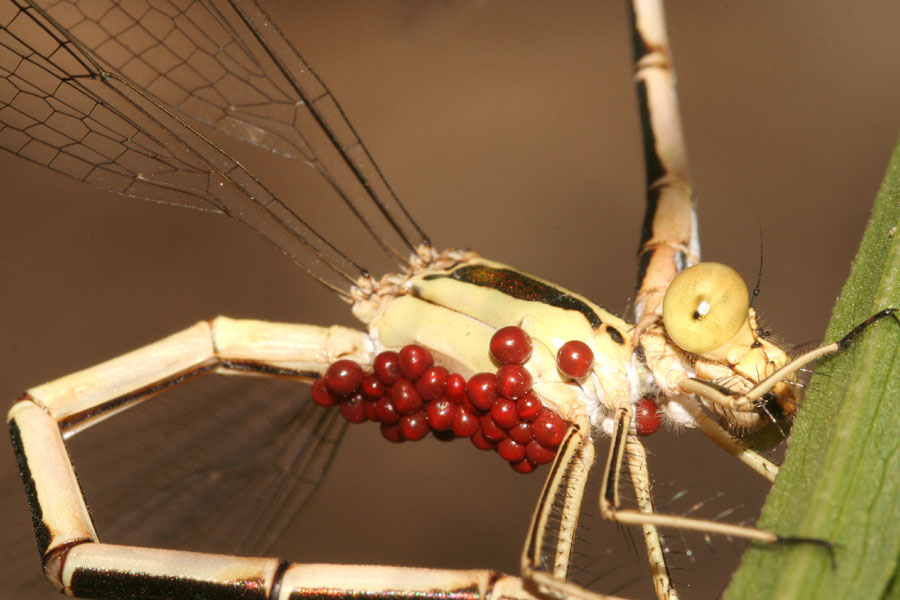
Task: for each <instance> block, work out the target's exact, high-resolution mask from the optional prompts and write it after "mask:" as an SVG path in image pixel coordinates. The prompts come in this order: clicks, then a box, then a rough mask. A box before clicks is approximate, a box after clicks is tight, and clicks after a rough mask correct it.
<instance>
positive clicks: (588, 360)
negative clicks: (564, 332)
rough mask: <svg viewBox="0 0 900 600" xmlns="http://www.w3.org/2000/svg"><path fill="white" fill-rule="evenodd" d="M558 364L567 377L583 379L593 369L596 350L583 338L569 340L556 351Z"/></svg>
mask: <svg viewBox="0 0 900 600" xmlns="http://www.w3.org/2000/svg"><path fill="white" fill-rule="evenodd" d="M556 364H557V365H559V370H560V371H561V372H562V374H563V375H565V376H566V377H571V378H572V379H581V378H582V377H584V376H585V375H587V374H588V373H590V371H591V366H592V365H593V364H594V352H593V350H591V348H590V346H588V345H587V344H585V343H584V342H582V341H581V340H569V341H568V342H566V343H565V344H563V345H562V346H560V348H559V352H557V353H556Z"/></svg>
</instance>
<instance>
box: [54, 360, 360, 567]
mask: <svg viewBox="0 0 900 600" xmlns="http://www.w3.org/2000/svg"><path fill="white" fill-rule="evenodd" d="M345 426H346V421H345V420H344V419H343V418H342V417H341V415H340V413H339V412H338V411H324V410H321V408H320V407H318V406H317V405H316V404H315V403H313V402H310V401H309V387H308V386H306V385H303V384H298V383H297V382H294V381H279V380H268V381H260V380H259V379H258V378H244V377H221V376H220V377H210V378H206V379H204V380H201V381H197V382H194V383H191V384H188V385H186V386H184V387H182V388H177V389H175V390H172V392H171V393H169V392H167V393H166V394H164V395H163V396H160V397H158V398H155V399H153V400H151V401H149V402H146V403H144V404H143V405H141V406H138V407H135V408H134V409H132V410H129V411H126V412H125V413H122V414H121V415H118V416H117V417H116V418H115V419H112V420H110V421H108V422H104V423H100V424H98V425H96V426H95V427H94V428H92V429H91V431H90V432H89V433H88V434H87V435H78V436H75V437H73V438H72V439H71V440H70V441H69V445H70V448H71V452H72V455H73V460H74V462H75V464H76V465H78V470H79V476H80V480H81V482H82V486H83V487H84V488H85V493H86V496H87V497H88V498H89V499H90V500H91V509H92V511H93V513H94V516H95V521H96V523H97V527H98V529H99V533H100V535H101V539H104V540H106V541H108V542H113V543H126V544H136V545H148V546H155V547H169V548H179V549H189V550H197V551H207V552H219V553H231V554H235V553H240V554H243V555H263V554H265V553H266V552H269V551H271V546H272V544H273V543H274V542H275V541H276V540H277V539H278V538H279V537H280V535H281V534H282V532H283V531H284V530H285V528H286V526H287V524H289V523H290V522H291V521H292V520H293V518H294V516H295V515H296V514H297V513H298V512H299V511H300V509H301V508H302V507H303V506H304V504H305V503H306V502H307V500H308V499H309V498H310V497H311V495H312V494H313V492H314V491H315V490H316V488H317V486H318V484H319V482H320V481H321V479H322V477H323V476H324V474H325V472H326V470H327V468H328V466H329V465H330V463H331V460H332V458H333V457H334V452H335V450H336V449H337V447H338V444H339V442H340V439H341V436H342V435H343V432H344V429H345Z"/></svg>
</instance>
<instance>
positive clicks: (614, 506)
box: [600, 409, 821, 544]
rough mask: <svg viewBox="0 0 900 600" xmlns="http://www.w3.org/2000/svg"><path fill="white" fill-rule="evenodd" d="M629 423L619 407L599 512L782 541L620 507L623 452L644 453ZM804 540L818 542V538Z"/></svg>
mask: <svg viewBox="0 0 900 600" xmlns="http://www.w3.org/2000/svg"><path fill="white" fill-rule="evenodd" d="M630 426H631V414H630V413H629V411H628V410H627V409H622V410H620V411H619V414H618V417H617V419H616V424H615V431H614V433H613V440H612V444H611V445H610V451H609V457H608V458H607V462H606V469H605V471H604V475H603V483H602V486H601V489H600V512H601V514H602V515H603V517H604V518H607V519H610V520H613V521H618V522H620V523H625V524H630V525H656V526H657V527H675V528H679V529H690V530H693V531H705V532H708V533H715V534H721V535H731V536H735V537H741V538H746V539H749V540H753V541H756V542H764V543H769V544H771V543H776V542H779V541H783V540H782V539H781V538H779V536H778V535H776V534H774V533H772V532H769V531H762V530H760V529H755V528H753V527H743V526H740V525H732V524H729V523H719V522H716V521H705V520H702V519H693V518H690V517H682V516H679V515H664V514H658V513H655V512H644V511H642V510H634V509H622V508H620V506H621V505H620V502H619V492H618V487H619V483H620V472H621V467H622V461H623V458H624V457H625V455H626V454H629V455H630V456H636V457H640V456H642V454H643V453H642V451H640V450H638V449H637V446H640V445H641V443H640V441H639V440H638V439H637V438H636V437H634V436H632V435H631V434H629V427H630ZM644 461H645V462H646V458H644ZM804 541H808V542H811V543H821V542H819V541H818V540H804Z"/></svg>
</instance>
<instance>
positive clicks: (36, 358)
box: [0, 0, 900, 598]
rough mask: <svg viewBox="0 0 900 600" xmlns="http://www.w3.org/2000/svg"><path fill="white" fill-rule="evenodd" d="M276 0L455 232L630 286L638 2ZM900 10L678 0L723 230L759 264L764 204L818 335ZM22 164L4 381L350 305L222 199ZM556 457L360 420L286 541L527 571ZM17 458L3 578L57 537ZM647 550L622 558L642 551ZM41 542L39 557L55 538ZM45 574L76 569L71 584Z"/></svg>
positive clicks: (284, 172) (284, 171)
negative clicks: (537, 457) (132, 187)
mask: <svg viewBox="0 0 900 600" xmlns="http://www.w3.org/2000/svg"><path fill="white" fill-rule="evenodd" d="M264 6H265V8H266V9H267V10H268V11H269V12H270V14H271V16H272V17H273V20H275V21H276V22H277V23H279V24H280V26H281V27H282V29H283V30H284V31H285V34H286V35H287V36H288V37H289V38H290V39H291V40H293V42H294V43H295V45H296V47H297V48H298V49H299V50H300V52H301V53H303V54H304V56H305V57H306V58H307V60H308V61H309V62H310V63H311V64H312V65H313V67H314V68H315V69H316V71H317V72H318V74H319V75H320V77H322V79H323V80H324V81H325V82H326V83H327V84H328V85H329V87H330V88H331V90H332V92H333V93H334V94H335V96H336V97H337V98H338V99H339V100H340V102H341V103H342V105H343V107H344V109H345V111H346V113H347V114H348V116H349V117H350V120H351V121H352V122H353V123H354V125H355V126H356V128H357V130H358V132H359V133H360V135H361V136H362V138H363V140H364V141H365V142H366V144H367V145H368V147H369V150H370V151H371V153H372V154H373V156H374V157H375V158H376V160H377V161H378V163H379V165H380V167H381V169H382V170H383V171H384V173H385V174H386V176H387V177H388V179H389V181H390V182H391V183H392V185H393V186H394V189H395V190H396V191H397V193H398V195H399V196H400V197H401V198H402V199H403V201H404V202H405V203H406V204H407V206H408V207H409V209H410V210H411V212H412V213H413V215H415V217H416V218H417V219H418V220H419V222H420V224H421V225H422V226H423V227H424V228H425V230H426V231H427V232H428V233H429V235H430V236H431V237H432V239H433V241H434V242H435V245H437V246H438V247H444V246H448V245H454V246H461V247H471V248H473V249H477V250H478V251H480V252H482V253H484V254H486V255H488V256H490V257H491V258H494V259H497V260H501V261H505V262H508V263H510V264H513V265H515V266H517V267H519V268H522V269H524V270H526V271H530V272H533V273H535V274H538V275H541V276H543V277H546V278H550V279H553V280H555V281H557V282H559V283H561V284H563V285H565V286H567V287H569V288H570V289H572V290H575V291H577V292H579V293H582V294H584V295H586V296H588V297H590V298H592V299H593V300H595V301H597V302H599V303H600V304H601V305H603V306H605V307H607V308H609V309H611V310H613V311H615V312H620V313H621V312H623V311H624V309H625V308H626V306H627V304H628V302H629V299H630V297H631V294H632V292H633V289H632V288H633V285H634V271H635V259H634V256H635V250H636V244H637V239H638V231H639V225H640V219H641V214H642V211H643V207H642V201H643V190H642V181H643V167H642V164H641V151H640V147H639V142H640V135H639V130H638V122H637V118H636V110H635V102H634V97H633V92H632V88H631V84H630V47H629V37H628V33H627V27H626V14H625V10H624V6H623V3H621V2H612V3H610V2H593V3H591V2H563V3H546V2H514V3H513V2H489V1H484V0H482V1H471V2H465V1H460V2H452V1H449V0H445V1H438V0H436V1H431V2H414V1H411V0H406V1H403V0H401V1H397V2H391V3H387V2H381V3H369V2H352V3H349V2H342V3H317V2H287V1H284V2H273V1H269V2H265V3H264ZM897 23H900V5H898V4H897V3H895V2H892V1H890V0H885V1H883V2H861V3H854V4H853V5H852V7H851V6H850V5H848V4H847V3H845V2H841V1H840V0H832V1H828V2H824V1H821V0H820V1H815V2H813V1H809V2H792V3H783V2H776V1H772V2H754V3H727V2H721V3H688V4H687V5H686V4H685V3H677V4H675V5H673V6H671V7H670V10H669V24H670V30H671V35H672V42H673V45H674V53H675V61H676V66H677V70H678V75H679V92H680V97H681V106H682V111H683V115H684V126H685V130H686V134H687V138H688V144H689V150H690V158H691V165H692V169H693V176H694V182H695V187H696V190H697V194H698V198H699V203H700V210H699V215H700V217H699V218H700V228H701V239H702V244H703V254H704V257H705V258H706V259H711V260H717V261H721V262H727V263H730V264H732V265H734V266H735V267H736V268H737V269H738V270H739V271H740V272H741V273H742V274H743V275H744V276H745V278H746V279H747V280H748V281H751V282H752V281H753V280H754V279H755V275H756V271H757V265H758V262H759V232H760V230H762V234H763V239H764V251H765V269H764V277H763V287H762V295H761V297H760V300H759V304H758V306H759V307H760V311H761V313H762V316H763V319H764V321H765V323H766V324H767V325H768V326H769V327H770V328H771V329H772V330H774V331H775V332H777V333H778V334H779V335H780V336H782V337H783V339H785V340H788V341H789V342H791V343H795V344H800V343H805V342H810V341H818V340H819V339H820V337H821V335H822V332H823V331H824V328H825V324H826V322H827V319H828V315H829V312H830V309H831V306H832V303H833V301H834V298H835V297H836V296H837V294H838V293H839V290H840V286H841V283H842V281H843V279H844V278H845V276H846V274H847V271H848V266H849V262H850V260H851V259H852V257H853V254H854V249H855V246H856V244H857V243H858V241H859V239H860V236H861V233H862V230H863V227H864V224H865V221H866V219H867V216H868V213H869V207H870V205H871V201H872V198H873V197H874V194H875V192H876V190H877V189H878V185H879V182H880V179H881V176H882V173H883V171H884V168H885V165H886V162H887V159H888V157H889V155H890V152H891V150H892V148H893V145H894V143H895V142H896V140H897V131H898V125H900V77H898V73H897V68H898V57H900V39H898V38H897V36H896V25H897ZM235 148H238V149H240V150H241V152H242V153H241V154H240V155H239V158H240V159H241V160H242V161H243V162H245V164H247V165H248V167H250V168H251V170H252V171H253V172H255V173H256V174H257V175H258V176H259V177H260V179H262V180H263V181H265V182H268V183H269V184H271V186H272V187H273V189H274V190H275V191H276V192H280V193H283V194H289V193H294V192H296V191H297V190H300V191H301V193H302V191H303V190H304V189H305V187H304V186H305V183H304V179H303V178H304V177H305V178H306V179H309V175H308V174H301V175H297V177H299V178H300V179H292V178H293V177H295V175H294V172H295V171H297V170H299V169H303V168H305V167H299V166H298V165H297V164H296V163H291V162H290V161H285V160H280V159H274V158H272V157H271V156H270V155H268V154H265V153H263V152H258V151H245V150H244V149H243V148H242V147H240V146H235ZM245 152H246V153H245ZM0 169H2V174H0V177H2V179H0V180H2V182H3V194H4V201H3V207H4V216H3V217H2V218H0V244H2V253H0V281H2V282H3V283H2V292H0V353H2V360H0V392H2V394H0V397H4V398H7V399H8V400H10V401H11V400H12V399H13V398H15V397H16V396H17V395H18V394H19V393H20V392H21V391H22V390H24V389H25V388H27V387H29V386H32V385H35V384H38V383H40V382H43V381H46V380H49V379H52V378H55V377H58V376H60V375H63V374H66V373H69V372H71V371H74V370H77V369H80V368H83V367H87V366H89V365H92V364H95V363H97V362H99V361H101V360H104V359H106V358H109V357H111V356H113V355H116V354H119V353H122V352H124V351H127V350H129V349H132V348H135V347H137V346H140V345H142V344H145V343H147V342H149V341H152V340H155V339H158V338H160V337H162V336H163V335H165V334H168V333H171V332H174V331H176V330H178V329H181V328H183V327H185V326H187V325H188V324H191V323H193V322H195V321H197V320H199V319H202V318H206V317H209V316H212V315H216V314H227V315H229V316H233V317H254V318H263V319H272V320H283V321H295V322H311V323H317V324H329V323H334V322H340V323H344V324H351V323H352V321H351V320H350V318H349V316H348V314H347V311H346V309H345V307H344V306H343V305H342V304H341V303H340V302H337V301H335V300H334V298H333V297H331V296H330V295H329V294H328V293H327V292H325V291H324V290H322V289H320V288H319V287H318V286H316V285H315V284H313V283H312V282H311V281H308V280H307V278H305V277H304V276H303V274H302V273H300V272H299V271H298V270H297V269H296V268H294V267H293V266H292V265H291V264H290V263H288V262H287V261H285V260H283V259H282V258H281V257H280V255H278V254H277V253H276V252H274V251H272V250H271V249H270V247H269V246H268V245H267V244H264V243H261V242H260V240H259V239H257V238H256V236H254V235H252V234H251V233H250V232H249V231H246V230H245V229H243V228H242V227H239V226H238V225H236V224H234V223H230V222H228V221H227V219H225V218H222V217H215V216H209V215H204V214H201V213H195V212H191V211H187V210H183V209H176V208H167V207H158V206H154V205H153V204H150V203H142V202H138V201H135V200H130V199H123V198H120V197H117V196H114V195H110V194H106V193H101V192H98V191H97V190H94V189H91V188H88V187H86V186H84V185H81V184H76V183H73V182H70V181H69V180H67V179H66V178H64V177H62V176H58V175H56V174H52V173H50V172H49V171H46V170H44V169H41V168H39V167H37V166H35V165H32V164H30V163H26V162H24V161H22V160H18V159H16V158H14V157H12V156H10V155H6V154H3V155H0ZM330 201H331V198H323V200H322V202H330ZM701 437H702V436H700V435H699V434H695V433H691V432H687V433H686V434H684V435H678V434H673V433H671V432H669V433H663V434H661V435H660V436H658V438H659V439H658V440H654V442H653V446H652V448H651V449H652V450H653V452H654V453H655V456H654V457H653V458H652V459H651V460H653V461H654V462H653V465H652V466H654V467H656V466H660V467H661V468H662V469H663V470H664V471H663V472H664V473H665V475H663V476H662V477H663V478H665V479H666V481H668V480H669V479H675V480H677V481H679V482H681V488H678V487H677V486H676V488H675V489H676V490H677V489H688V488H691V486H692V485H693V484H694V482H695V481H697V480H706V481H711V482H713V483H712V486H713V489H717V488H718V489H724V490H727V492H728V498H730V499H731V502H732V503H733V504H740V503H742V502H746V503H747V504H749V505H751V508H750V512H751V514H755V512H756V511H757V508H754V507H753V503H755V502H759V500H760V498H761V497H762V495H763V494H764V492H765V486H761V485H756V482H754V481H750V482H749V483H750V484H751V486H752V488H753V489H752V491H747V492H744V491H743V488H742V487H740V486H742V485H743V484H744V483H745V482H746V481H747V480H751V476H750V475H749V473H745V470H744V469H743V468H742V467H739V466H736V465H734V464H732V463H731V462H730V461H728V460H727V459H725V458H724V457H720V456H719V453H718V452H717V451H716V450H715V449H714V448H713V447H712V445H711V444H709V443H708V442H706V441H705V440H703V439H701ZM601 447H604V446H603V445H602V444H601ZM665 463H668V464H665ZM698 464H702V465H703V468H702V469H700V468H698V467H697V466H696V465H698ZM666 467H668V469H667V470H665V469H666ZM123 468H127V466H125V465H123ZM545 472H546V469H544V470H543V473H545ZM543 473H542V474H539V475H536V476H532V477H528V478H526V477H521V476H519V475H517V474H515V473H513V472H512V470H510V469H509V468H508V467H506V466H505V465H503V464H502V463H501V461H498V460H496V459H495V458H492V457H486V456H483V455H482V454H481V453H479V452H477V451H476V450H474V449H473V448H472V447H471V446H470V445H469V444H468V443H465V442H456V443H454V444H449V445H442V444H437V443H435V442H428V443H420V444H417V445H404V446H400V447H395V446H391V445H388V444H385V443H383V442H382V441H381V440H380V436H379V435H378V433H377V429H376V428H374V427H356V428H353V429H352V430H351V432H350V435H349V437H348V440H347V443H346V445H345V446H344V448H342V450H341V453H340V454H339V456H338V462H337V464H336V465H335V468H334V469H333V471H332V473H331V474H330V476H329V478H328V479H327V480H326V482H325V484H324V486H323V488H322V489H321V490H320V493H319V495H318V496H317V497H316V498H315V500H314V501H313V503H312V505H311V506H310V507H309V509H308V510H307V512H306V514H305V515H304V517H303V519H302V521H301V522H298V523H297V524H296V527H295V528H292V530H291V531H290V532H288V536H289V538H290V540H293V542H291V541H286V542H285V543H284V544H281V545H279V547H278V548H277V550H278V552H279V553H280V554H282V555H283V556H284V557H285V558H288V559H294V560H304V561H310V560H314V561H321V562H328V561H341V562H370V563H372V562H383V563H391V564H417V565H429V566H445V567H464V566H466V567H491V568H498V569H504V570H507V571H515V570H516V568H517V564H518V552H519V548H520V545H521V542H522V540H523V539H524V534H525V527H526V524H527V522H528V519H529V517H530V514H531V510H532V508H533V502H534V500H535V498H536V495H537V489H538V487H539V486H540V484H541V480H542V479H543ZM17 477H18V476H17V475H16V474H15V465H14V461H13V458H12V453H11V452H9V451H3V452H0V502H2V512H0V514H2V515H3V517H2V519H0V573H2V574H3V579H4V581H11V580H12V581H24V578H25V577H26V575H25V574H23V573H22V572H21V571H20V570H18V569H17V570H16V572H14V573H10V572H9V571H10V569H11V566H12V565H13V564H19V563H14V560H13V558H14V557H15V559H16V560H18V559H19V557H20V556H21V555H22V554H26V555H27V556H30V555H32V554H34V546H33V541H32V540H30V539H29V538H28V536H29V535H30V534H29V531H28V530H29V518H28V515H27V510H26V506H25V502H24V497H23V494H22V493H21V490H20V484H19V483H18V482H17ZM401 493H402V494H403V495H402V496H401ZM363 499H364V501H363ZM434 510H440V512H441V514H442V515H444V517H443V518H442V519H441V521H445V522H443V523H436V522H435V519H432V518H430V517H429V515H431V514H433V511H434ZM338 514H340V515H342V516H341V518H340V520H338V517H336V515H338ZM376 517H377V519H376ZM385 523H387V524H392V525H391V526H388V525H385ZM398 524H399V525H398ZM316 525H319V526H321V527H320V528H319V529H313V528H312V527H313V526H316ZM609 531H610V532H611V535H612V536H613V537H622V536H621V535H620V534H619V533H616V529H614V528H610V529H609ZM111 541H114V540H111ZM612 541H613V542H616V540H612ZM604 543H605V541H602V542H598V546H597V547H598V548H600V550H598V554H602V552H603V551H602V548H603V547H604V546H603V544H604ZM616 543H618V542H616ZM23 544H24V546H23ZM698 545H699V546H701V548H700V550H703V548H702V546H703V545H704V543H703V542H702V541H699V542H696V544H695V546H694V547H693V549H694V550H695V551H696V550H697V547H696V546H698ZM640 560H641V559H640V558H638V557H636V556H634V555H633V554H632V555H631V556H625V558H624V559H621V561H620V562H626V563H633V564H634V565H635V566H634V571H635V573H637V574H638V575H636V576H635V577H640V576H641V573H643V572H644V571H643V570H645V569H646V568H645V567H643V566H642V565H641V564H640V562H639V561H640ZM716 560H717V561H718V562H717V563H714V564H715V565H716V566H715V569H716V570H717V571H718V573H717V574H716V575H715V576H714V577H713V576H710V581H709V582H708V583H707V586H706V587H701V584H702V582H697V583H695V584H694V588H693V589H692V590H690V591H687V592H686V593H685V595H687V596H691V597H711V596H712V597H714V596H716V595H717V594H718V592H719V591H720V590H721V588H722V586H723V585H724V583H725V582H727V579H728V573H729V572H730V571H731V570H732V569H733V567H734V564H735V560H736V557H735V553H734V552H732V551H731V550H730V549H729V548H728V547H727V546H726V547H725V550H724V551H720V552H718V553H717V555H716ZM27 564H28V565H29V567H28V568H29V569H33V570H34V571H35V572H36V571H37V569H38V564H37V560H36V559H35V560H34V561H33V562H29V563H27ZM686 566H688V567H690V565H689V564H688V565H686ZM642 569H643V570H642ZM601 570H602V566H599V567H598V571H601ZM29 575H30V574H29ZM679 577H680V576H679ZM691 577H693V578H695V579H700V580H702V579H704V578H705V575H703V574H701V576H700V577H698V576H697V575H696V574H695V575H687V576H685V578H691ZM626 579H628V578H627V577H626ZM26 589H28V590H31V591H30V592H29V593H31V595H30V596H28V597H29V598H52V597H55V596H54V595H53V594H52V593H51V591H50V588H49V586H45V587H36V588H31V587H26ZM606 591H610V590H608V589H607V590H606ZM624 593H627V594H629V595H633V596H640V595H641V594H646V589H645V587H642V585H637V586H632V587H629V588H628V589H626V590H625V592H624ZM4 594H7V592H3V591H0V597H21V596H8V595H4Z"/></svg>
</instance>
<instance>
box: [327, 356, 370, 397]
mask: <svg viewBox="0 0 900 600" xmlns="http://www.w3.org/2000/svg"><path fill="white" fill-rule="evenodd" d="M362 376H363V370H362V367H360V366H359V365H358V364H356V363H355V362H353V361H352V360H347V359H342V360H339V361H336V362H334V363H332V364H331V366H329V367H328V370H327V371H325V385H326V386H328V389H329V390H331V391H332V392H334V393H335V394H337V395H339V396H349V395H350V394H354V393H356V391H357V390H359V386H360V384H361V383H362Z"/></svg>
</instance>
